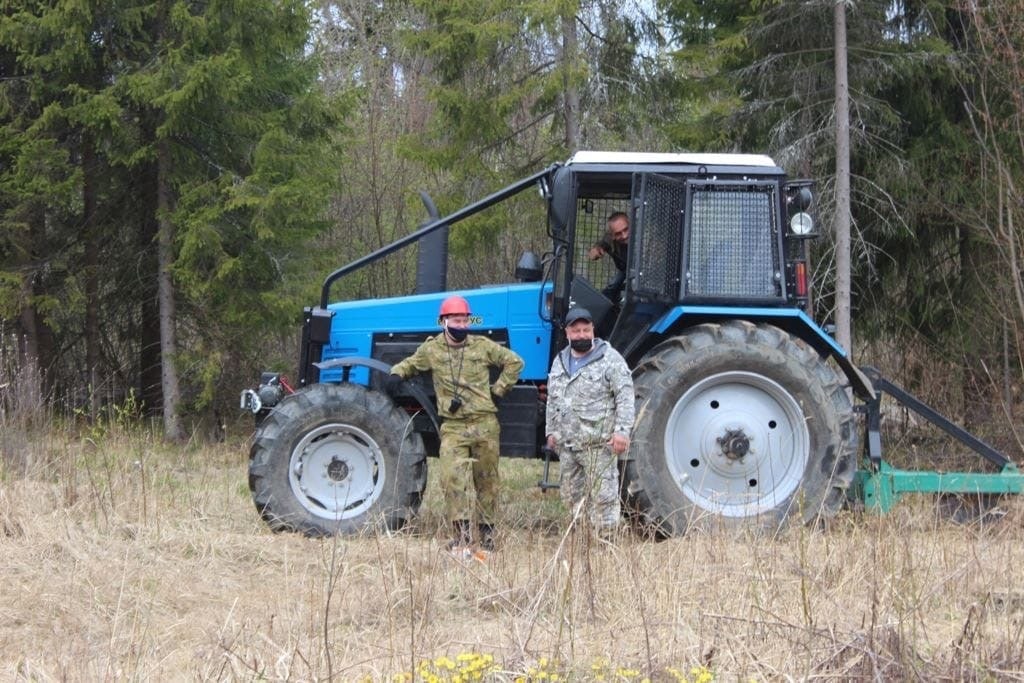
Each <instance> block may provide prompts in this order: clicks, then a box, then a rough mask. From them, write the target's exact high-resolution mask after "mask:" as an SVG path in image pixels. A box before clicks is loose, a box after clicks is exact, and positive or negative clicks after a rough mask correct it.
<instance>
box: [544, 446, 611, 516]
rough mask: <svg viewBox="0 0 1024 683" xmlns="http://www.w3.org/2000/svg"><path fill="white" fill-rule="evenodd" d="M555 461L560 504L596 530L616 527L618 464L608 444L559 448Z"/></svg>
mask: <svg viewBox="0 0 1024 683" xmlns="http://www.w3.org/2000/svg"><path fill="white" fill-rule="evenodd" d="M558 461H559V468H558V469H559V472H558V481H559V484H560V485H561V489H560V491H561V494H562V501H563V502H564V503H565V507H567V508H568V509H569V510H570V512H571V513H572V514H573V516H574V517H575V516H576V515H577V514H582V515H585V516H586V517H587V519H589V520H590V524H591V526H593V528H594V529H597V530H601V529H609V528H612V527H615V526H617V525H618V523H619V514H620V511H621V509H620V504H619V465H618V458H617V457H616V456H615V454H614V453H612V451H611V449H610V448H609V447H608V444H604V443H602V444H596V445H594V446H590V447H588V448H584V449H582V450H576V449H568V448H562V449H560V450H559V453H558ZM581 506H582V511H580V509H579V508H580V507H581Z"/></svg>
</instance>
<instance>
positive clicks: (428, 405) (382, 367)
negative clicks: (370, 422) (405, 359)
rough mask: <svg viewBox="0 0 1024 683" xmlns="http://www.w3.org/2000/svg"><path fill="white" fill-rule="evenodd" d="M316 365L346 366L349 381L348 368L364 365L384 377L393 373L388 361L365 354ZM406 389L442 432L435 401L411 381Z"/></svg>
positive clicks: (329, 366)
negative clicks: (368, 356)
mask: <svg viewBox="0 0 1024 683" xmlns="http://www.w3.org/2000/svg"><path fill="white" fill-rule="evenodd" d="M315 365H316V367H318V368H319V369H320V370H328V369H331V368H346V371H345V372H344V373H343V374H342V377H343V380H342V381H347V379H348V372H347V368H354V367H364V368H369V369H370V371H371V373H372V372H379V373H381V374H382V375H383V376H384V377H387V376H388V375H389V374H391V366H390V365H388V364H387V363H385V362H383V361H380V360H377V359H376V358H366V357H365V356H344V357H342V358H332V359H331V360H327V361H322V362H320V363H315ZM405 389H406V391H407V392H408V393H409V395H410V396H412V397H413V398H414V399H415V400H416V403H418V404H419V406H420V408H421V409H422V410H423V412H424V413H426V415H427V417H429V418H430V422H431V424H433V425H434V431H435V432H437V433H438V434H440V433H441V427H440V425H441V420H440V419H439V418H438V416H437V409H436V408H435V407H434V402H433V401H431V400H430V397H429V396H427V393H426V392H425V391H423V389H422V388H420V387H418V386H416V385H415V384H413V383H411V382H406V383H405Z"/></svg>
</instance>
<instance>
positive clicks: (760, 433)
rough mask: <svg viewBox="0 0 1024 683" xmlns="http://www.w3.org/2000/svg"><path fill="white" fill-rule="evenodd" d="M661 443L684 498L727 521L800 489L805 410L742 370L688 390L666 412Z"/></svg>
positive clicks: (768, 507) (806, 447) (805, 453)
mask: <svg viewBox="0 0 1024 683" xmlns="http://www.w3.org/2000/svg"><path fill="white" fill-rule="evenodd" d="M664 445H665V457H666V460H667V464H668V468H669V472H670V473H671V474H672V477H673V479H674V481H675V482H676V484H677V485H678V486H679V488H680V489H681V491H682V492H683V495H685V496H686V497H687V498H688V499H689V500H690V501H691V502H692V503H693V504H694V505H696V506H698V507H700V508H701V509H704V510H706V511H708V512H709V513H713V514H716V515H721V516H723V517H751V516H756V515H759V514H763V513H766V512H769V511H772V510H774V509H776V508H777V507H779V506H780V505H781V504H782V503H783V502H784V501H786V499H787V498H789V497H790V496H791V495H793V493H794V492H795V491H796V490H797V489H798V488H799V487H800V483H801V482H802V481H803V478H804V472H805V470H806V468H807V462H808V458H809V454H810V436H809V433H808V429H807V424H806V419H805V416H804V412H803V410H802V409H801V408H800V404H799V403H798V402H797V401H796V399H794V398H793V396H792V394H790V392H788V391H787V390H786V389H785V388H783V387H782V386H781V385H780V384H779V383H777V382H775V381H774V380H771V379H769V378H767V377H764V376H763V375H759V374H756V373H752V372H738V371H737V372H723V373H719V374H716V375H712V376H710V377H707V378H705V379H703V380H701V381H700V382H698V383H697V384H695V385H694V386H692V387H690V388H689V389H688V390H687V391H686V393H684V394H683V395H682V397H680V399H679V401H677V402H676V405H675V407H674V408H673V409H672V412H671V414H670V415H669V418H668V423H667V424H666V429H665V444H664Z"/></svg>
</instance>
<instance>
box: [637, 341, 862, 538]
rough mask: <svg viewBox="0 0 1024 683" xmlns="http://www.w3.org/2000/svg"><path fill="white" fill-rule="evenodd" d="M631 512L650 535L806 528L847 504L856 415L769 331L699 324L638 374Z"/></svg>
mask: <svg viewBox="0 0 1024 683" xmlns="http://www.w3.org/2000/svg"><path fill="white" fill-rule="evenodd" d="M634 384H635V388H636V395H637V421H636V428H635V429H634V433H633V441H632V446H631V449H630V454H631V456H632V460H629V461H628V462H626V464H625V468H624V474H623V476H624V481H623V492H624V495H625V498H626V501H625V502H626V504H627V509H630V510H632V511H634V512H635V513H638V514H639V517H640V519H641V520H642V522H643V523H644V524H646V525H647V526H648V527H649V528H650V529H653V530H656V531H657V532H658V533H661V534H668V535H681V534H683V533H685V532H686V531H688V530H712V529H717V528H722V527H726V528H732V527H750V526H753V527H756V528H763V529H766V530H770V531H774V530H777V529H779V528H781V527H782V526H783V525H785V524H786V523H787V522H791V521H794V520H800V521H802V522H812V521H815V520H818V519H821V518H827V517H831V516H832V515H834V514H835V513H836V512H837V511H838V510H839V509H840V508H841V507H842V505H843V502H844V500H845V498H846V489H847V488H848V487H849V486H850V483H851V482H852V481H853V477H854V473H855V472H856V469H857V465H856V450H857V440H858V439H857V429H856V428H855V427H856V425H855V420H854V413H853V406H852V404H851V401H850V398H849V396H848V395H847V392H846V391H845V389H844V386H843V383H842V382H841V381H840V378H839V376H838V375H837V374H836V372H835V371H834V370H832V368H831V367H830V366H829V365H827V364H826V363H825V361H824V360H823V359H822V358H821V357H820V356H819V355H818V354H817V353H815V351H814V350H813V349H811V348H810V347H809V346H808V345H807V344H805V343H804V342H802V341H801V340H799V339H797V338H795V337H792V336H790V335H789V334H787V333H786V332H784V331H782V330H780V329H779V328H777V327H773V326H771V325H765V324H761V325H754V324H752V323H749V322H745V321H731V322H728V323H724V324H721V325H719V324H704V325H699V326H697V327H694V328H693V329H691V330H688V331H687V332H686V333H685V334H682V335H680V336H678V337H673V338H671V339H669V340H667V341H665V342H663V343H662V344H660V345H659V346H657V347H656V348H654V349H652V350H651V352H650V353H649V354H648V355H647V356H646V357H645V358H644V359H643V360H642V361H641V362H640V364H639V365H638V366H637V368H636V371H635V373H634Z"/></svg>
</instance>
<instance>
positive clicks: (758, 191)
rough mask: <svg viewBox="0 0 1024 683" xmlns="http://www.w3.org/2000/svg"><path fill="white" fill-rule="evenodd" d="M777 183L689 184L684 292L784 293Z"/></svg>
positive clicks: (709, 295)
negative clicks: (780, 257)
mask: <svg viewBox="0 0 1024 683" xmlns="http://www.w3.org/2000/svg"><path fill="white" fill-rule="evenodd" d="M777 207H778V185H777V184H776V183H770V182H768V183H762V184H752V183H749V182H742V183H721V182H717V183H714V184H709V183H705V182H694V181H691V182H689V183H687V210H686V224H687V230H686V232H685V234H686V240H685V241H684V245H683V247H684V252H683V267H684V272H685V278H684V285H683V297H684V298H686V299H694V298H696V299H719V298H722V299H724V298H728V299H751V300H757V299H767V298H772V299H775V298H780V297H782V296H784V294H785V292H784V289H783V288H784V282H783V278H782V267H781V264H780V259H779V256H780V250H781V235H780V233H779V226H778V219H777V216H778V210H777Z"/></svg>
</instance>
